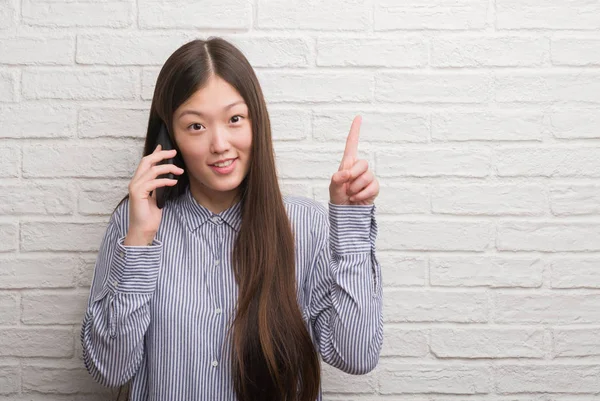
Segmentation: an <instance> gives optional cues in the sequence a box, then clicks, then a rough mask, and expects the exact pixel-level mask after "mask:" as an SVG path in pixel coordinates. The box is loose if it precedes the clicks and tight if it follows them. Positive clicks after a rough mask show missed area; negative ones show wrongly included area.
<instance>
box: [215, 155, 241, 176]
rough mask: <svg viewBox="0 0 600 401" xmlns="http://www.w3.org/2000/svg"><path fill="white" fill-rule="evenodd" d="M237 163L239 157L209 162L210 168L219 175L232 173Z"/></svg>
mask: <svg viewBox="0 0 600 401" xmlns="http://www.w3.org/2000/svg"><path fill="white" fill-rule="evenodd" d="M236 165H237V157H236V158H235V159H226V160H221V161H219V162H217V163H214V164H209V166H210V168H211V169H212V170H213V171H214V172H215V173H217V174H219V175H228V174H231V173H232V172H233V171H234V170H235V167H236Z"/></svg>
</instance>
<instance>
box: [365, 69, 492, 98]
mask: <svg viewBox="0 0 600 401" xmlns="http://www.w3.org/2000/svg"><path fill="white" fill-rule="evenodd" d="M492 84H493V80H492V77H491V76H490V75H489V74H485V73H472V72H460V73H457V72H447V71H444V72H439V71H435V72H429V73H423V72H417V73H412V72H380V73H376V74H375V100H376V101H378V102H390V103H484V102H487V101H489V100H491V98H492Z"/></svg>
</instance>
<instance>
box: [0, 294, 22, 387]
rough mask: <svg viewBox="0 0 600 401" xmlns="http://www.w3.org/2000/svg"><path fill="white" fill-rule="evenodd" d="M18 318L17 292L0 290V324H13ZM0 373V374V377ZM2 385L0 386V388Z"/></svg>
mask: <svg viewBox="0 0 600 401" xmlns="http://www.w3.org/2000/svg"><path fill="white" fill-rule="evenodd" d="M18 320H19V294H17V293H15V292H6V291H4V292H3V291H0V326H1V325H14V324H17V321H18ZM1 377H2V375H0V378H1ZM1 388H2V386H0V389H1Z"/></svg>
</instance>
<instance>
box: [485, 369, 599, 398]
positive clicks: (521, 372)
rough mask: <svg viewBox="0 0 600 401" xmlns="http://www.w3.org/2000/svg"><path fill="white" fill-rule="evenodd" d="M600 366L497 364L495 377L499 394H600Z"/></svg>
mask: <svg viewBox="0 0 600 401" xmlns="http://www.w3.org/2000/svg"><path fill="white" fill-rule="evenodd" d="M599 374H600V366H599V365H597V364H585V365H584V364H579V365H575V364H568V365H567V364H561V365H557V364H553V365H550V364H544V365H497V366H496V367H495V374H494V377H495V379H496V388H497V390H498V393H500V394H515V393H528V394H529V393H542V392H543V393H569V394H586V393H597V392H598V391H600V382H599V381H598V380H597V379H598V375H599Z"/></svg>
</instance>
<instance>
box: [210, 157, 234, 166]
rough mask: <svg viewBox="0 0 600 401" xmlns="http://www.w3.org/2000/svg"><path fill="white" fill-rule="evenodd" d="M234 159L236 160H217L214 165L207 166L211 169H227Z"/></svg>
mask: <svg viewBox="0 0 600 401" xmlns="http://www.w3.org/2000/svg"><path fill="white" fill-rule="evenodd" d="M235 159H237V157H236V158H233V159H224V160H219V161H218V162H216V163H213V164H209V166H211V167H221V168H223V167H229V166H231V165H232V164H233V162H234V161H235Z"/></svg>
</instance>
